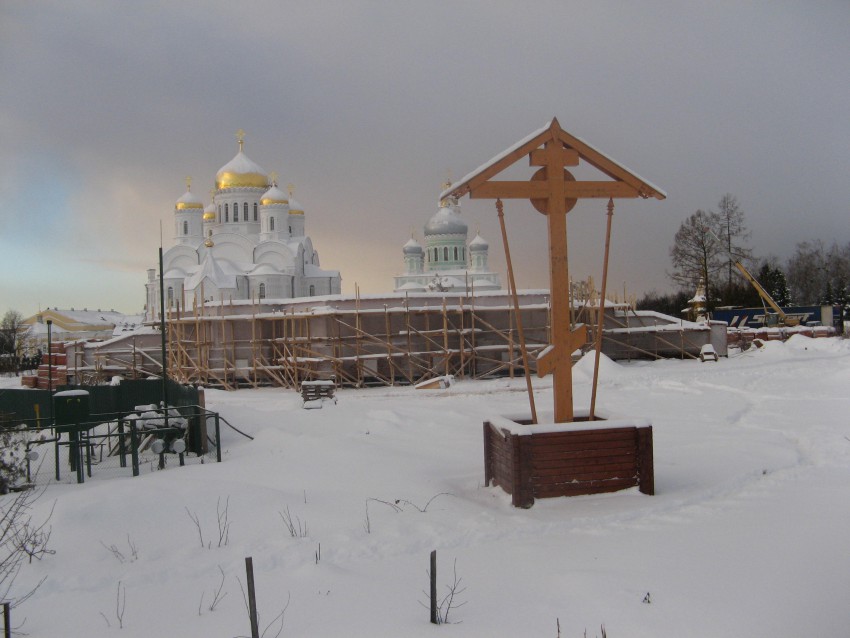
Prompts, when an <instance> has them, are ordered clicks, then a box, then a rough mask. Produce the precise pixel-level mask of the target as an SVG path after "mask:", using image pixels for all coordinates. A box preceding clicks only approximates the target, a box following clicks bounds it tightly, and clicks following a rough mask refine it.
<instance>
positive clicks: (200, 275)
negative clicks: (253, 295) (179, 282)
mask: <svg viewBox="0 0 850 638" xmlns="http://www.w3.org/2000/svg"><path fill="white" fill-rule="evenodd" d="M204 279H209V280H210V281H211V282H212V283H213V284H215V286H216V288H218V289H219V290H226V289H230V288H236V275H234V274H232V273H228V272H225V270H224V268H222V266H221V265H220V264H219V263H218V260H217V259H216V258H215V257H213V254H212V251H211V250H209V251H207V253H206V255H204V260H203V261H202V262H201V267H200V268H199V269H198V270H197V272H195V273H194V274H193V275H192V276H191V277H189V278H188V279H186V283H185V285H184V289H185V290H194V289H195V288H197V287H198V286H199V285H200V284H201V282H202V281H203V280H204Z"/></svg>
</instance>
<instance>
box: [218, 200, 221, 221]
mask: <svg viewBox="0 0 850 638" xmlns="http://www.w3.org/2000/svg"><path fill="white" fill-rule="evenodd" d="M218 223H219V224H220V223H221V204H219V205H218Z"/></svg>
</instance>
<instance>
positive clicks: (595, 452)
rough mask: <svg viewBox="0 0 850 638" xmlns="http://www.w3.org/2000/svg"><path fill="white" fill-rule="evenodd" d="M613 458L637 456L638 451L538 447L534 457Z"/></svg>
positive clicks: (548, 458) (630, 448) (630, 449)
mask: <svg viewBox="0 0 850 638" xmlns="http://www.w3.org/2000/svg"><path fill="white" fill-rule="evenodd" d="M599 457H603V458H612V457H622V458H625V457H629V458H636V457H637V451H636V450H635V449H634V447H633V446H632V447H622V448H602V449H600V448H594V449H592V450H574V449H571V448H567V449H561V448H557V449H555V450H552V451H550V450H549V449H548V448H546V449H537V450H535V451H534V459H535V460H539V461H549V460H558V459H593V458H599Z"/></svg>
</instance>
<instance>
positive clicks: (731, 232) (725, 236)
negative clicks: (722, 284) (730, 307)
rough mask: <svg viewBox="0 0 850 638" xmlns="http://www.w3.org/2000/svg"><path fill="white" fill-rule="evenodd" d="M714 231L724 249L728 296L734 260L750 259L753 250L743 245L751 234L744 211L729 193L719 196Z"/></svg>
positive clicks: (731, 286) (731, 283)
mask: <svg viewBox="0 0 850 638" xmlns="http://www.w3.org/2000/svg"><path fill="white" fill-rule="evenodd" d="M716 232H717V235H718V237H720V240H721V241H722V243H723V248H724V250H725V251H726V254H725V260H726V269H727V279H726V294H727V296H729V295H731V292H732V288H733V286H734V283H733V275H732V271H733V270H734V266H735V262H736V261H741V262H743V261H746V260H748V259H750V257H751V256H752V252H753V251H752V250H751V249H749V248H746V247H745V246H744V243H745V242H747V241H748V240H749V239H750V236H751V235H752V233H751V232H750V231H749V230H747V225H746V223H745V222H744V211H742V210H741V207H740V206H739V205H738V200H737V199H736V198H735V197H734V196H733V195H732V194H730V193H726V194H725V195H724V196H723V197H721V198H720V201H719V202H718V204H717V230H716Z"/></svg>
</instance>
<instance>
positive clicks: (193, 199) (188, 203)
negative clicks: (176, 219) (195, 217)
mask: <svg viewBox="0 0 850 638" xmlns="http://www.w3.org/2000/svg"><path fill="white" fill-rule="evenodd" d="M195 208H197V209H199V210H203V209H204V204H203V202H201V200H200V199H198V197H197V196H196V195H195V194H194V193H193V192H192V178H191V177H187V178H186V192H185V193H183V196H182V197H181V198H180V199H178V200H177V203H176V204H174V210H191V209H195Z"/></svg>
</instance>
